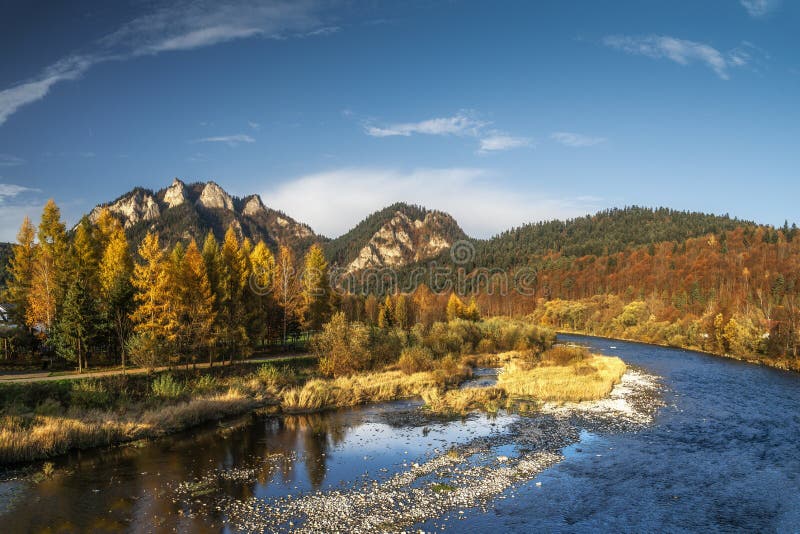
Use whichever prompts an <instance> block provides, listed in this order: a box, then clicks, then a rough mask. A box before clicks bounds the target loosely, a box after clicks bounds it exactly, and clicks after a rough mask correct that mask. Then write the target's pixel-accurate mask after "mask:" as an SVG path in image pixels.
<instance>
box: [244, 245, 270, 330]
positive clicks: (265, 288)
mask: <svg viewBox="0 0 800 534" xmlns="http://www.w3.org/2000/svg"><path fill="white" fill-rule="evenodd" d="M250 268H251V271H252V273H251V275H250V280H249V288H248V289H249V291H250V298H249V299H248V302H249V303H251V309H252V312H251V314H250V318H249V321H248V323H249V324H250V330H251V332H252V334H253V335H252V336H251V337H252V338H257V339H260V340H261V341H264V340H265V339H266V338H267V336H268V335H269V332H270V326H271V320H272V318H273V315H274V314H273V311H274V308H275V306H274V302H275V301H274V297H273V295H274V291H275V269H276V266H275V256H273V255H272V251H271V250H270V249H269V247H267V245H266V244H264V242H263V241H259V242H258V243H257V244H256V246H255V247H254V248H253V251H252V252H251V253H250Z"/></svg>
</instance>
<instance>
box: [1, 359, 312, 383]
mask: <svg viewBox="0 0 800 534" xmlns="http://www.w3.org/2000/svg"><path fill="white" fill-rule="evenodd" d="M303 356H308V354H304V353H298V354H287V355H285V356H269V357H264V358H253V359H249V360H240V361H234V362H233V365H240V364H242V363H248V364H252V363H267V362H281V361H286V360H291V359H294V358H301V357H303ZM214 365H215V366H216V367H221V366H222V363H221V362H214ZM208 367H210V365H209V363H208V362H206V363H198V364H197V368H198V369H207V368H208ZM172 368H173V369H185V368H186V366H184V365H177V366H173V367H172ZM168 369H170V367H167V366H163V367H156V368H155V369H153V370H154V371H166V370H168ZM147 371H148V370H147V369H144V368H141V367H135V368H128V369H126V370H125V371H124V373H126V374H141V373H146V372H147ZM121 374H123V370H122V369H113V370H107V371H88V372H84V373H81V374H79V373H78V372H77V371H73V372H69V371H68V372H59V373H58V374H52V373H50V372H48V371H35V372H30V373H17V374H0V384H9V383H27V382H49V381H53V380H74V379H76V378H98V377H102V376H112V375H121Z"/></svg>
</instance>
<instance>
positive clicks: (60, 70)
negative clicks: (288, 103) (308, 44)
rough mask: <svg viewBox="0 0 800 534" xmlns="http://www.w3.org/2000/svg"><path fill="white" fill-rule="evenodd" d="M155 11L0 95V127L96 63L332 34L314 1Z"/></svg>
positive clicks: (186, 5)
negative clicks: (257, 40)
mask: <svg viewBox="0 0 800 534" xmlns="http://www.w3.org/2000/svg"><path fill="white" fill-rule="evenodd" d="M156 5H157V7H156V8H155V9H153V10H151V11H150V12H148V13H146V14H144V15H142V16H140V17H137V18H135V19H133V20H131V21H129V22H128V23H126V24H124V25H122V26H121V27H120V28H118V29H117V30H116V31H114V32H112V33H110V34H108V35H106V36H105V37H103V38H102V39H100V40H99V41H97V42H95V43H93V44H92V45H91V46H90V47H89V48H90V49H91V51H90V52H88V53H81V54H72V55H68V56H66V57H64V58H63V59H61V60H59V61H58V62H56V63H54V64H52V65H50V66H48V67H47V68H45V69H44V70H43V71H42V72H41V73H40V74H39V75H38V76H36V77H34V78H33V79H30V80H26V81H23V82H20V83H18V84H16V85H14V86H12V87H9V88H7V89H4V90H2V91H0V125H2V124H3V123H5V122H6V121H7V120H8V118H9V117H10V116H11V115H13V114H14V113H16V112H17V110H19V109H20V108H22V107H24V106H26V105H28V104H31V103H33V102H36V101H37V100H40V99H42V98H44V97H45V96H46V95H47V94H48V92H49V91H50V90H51V88H52V87H53V86H54V85H55V84H57V83H59V82H62V81H67V80H76V79H78V78H80V77H81V76H83V75H84V74H85V73H86V72H87V71H88V70H89V69H90V68H91V67H93V66H94V65H97V64H99V63H103V62H107V61H123V60H126V59H130V58H133V57H137V56H144V55H154V54H159V53H162V52H172V51H179V50H192V49H195V48H200V47H205V46H211V45H215V44H219V43H224V42H229V41H233V40H237V39H245V38H253V37H262V38H275V39H286V38H290V37H310V36H312V35H329V34H331V33H334V32H335V31H337V30H336V29H334V27H331V26H326V25H324V24H323V18H324V17H323V11H324V9H323V8H324V4H322V3H321V2H319V1H317V0H305V1H298V2H294V1H290V0H273V1H270V2H262V1H257V0H245V1H238V2H235V1H230V0H228V1H224V0H223V1H219V2H215V1H213V0H194V1H192V0H185V1H182V2H160V3H157V4H156ZM335 28H337V29H338V27H335Z"/></svg>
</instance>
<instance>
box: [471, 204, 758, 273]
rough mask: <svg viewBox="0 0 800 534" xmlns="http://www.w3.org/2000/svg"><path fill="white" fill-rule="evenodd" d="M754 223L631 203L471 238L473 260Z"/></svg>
mask: <svg viewBox="0 0 800 534" xmlns="http://www.w3.org/2000/svg"><path fill="white" fill-rule="evenodd" d="M742 226H744V227H751V228H755V227H756V226H757V225H756V224H755V223H753V222H749V221H741V220H739V219H735V218H731V217H729V216H727V215H722V216H720V215H708V214H705V213H697V212H687V211H676V210H671V209H668V208H655V209H652V208H643V207H639V206H631V207H627V208H615V209H610V210H605V211H601V212H598V213H596V214H594V215H587V216H585V217H579V218H576V219H570V220H566V221H558V220H553V221H546V222H539V223H533V224H527V225H524V226H520V227H518V228H514V229H511V230H508V231H506V232H503V233H501V234H499V235H497V236H495V237H493V238H491V239H489V240H486V241H481V242H478V243H476V262H477V263H479V264H480V265H482V266H490V267H501V268H505V267H510V266H513V265H520V264H525V263H528V262H529V261H530V260H531V258H533V257H537V256H543V255H545V254H547V253H549V252H557V253H559V254H561V255H562V256H566V257H580V256H586V255H595V256H599V255H602V254H614V253H616V252H621V251H623V250H626V249H628V248H630V247H635V246H640V245H650V244H656V243H662V242H665V241H676V242H683V241H685V240H687V239H690V238H693V237H700V236H704V235H707V234H709V233H720V232H724V231H729V230H733V229H735V228H738V227H742Z"/></svg>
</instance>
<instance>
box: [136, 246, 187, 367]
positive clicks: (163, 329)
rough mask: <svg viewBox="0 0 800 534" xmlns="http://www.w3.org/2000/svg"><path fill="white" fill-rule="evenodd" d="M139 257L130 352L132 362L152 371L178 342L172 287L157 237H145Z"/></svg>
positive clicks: (167, 264) (169, 273) (169, 272)
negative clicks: (132, 337) (140, 259)
mask: <svg viewBox="0 0 800 534" xmlns="http://www.w3.org/2000/svg"><path fill="white" fill-rule="evenodd" d="M139 256H140V257H141V258H142V261H141V263H137V264H136V265H135V266H134V268H133V281H132V283H133V287H134V289H135V290H136V294H135V296H134V301H135V303H136V307H135V309H134V311H133V313H132V314H131V319H132V320H133V322H134V324H135V326H134V332H135V333H136V334H137V335H136V338H135V339H134V340H133V341H132V343H131V348H135V349H136V350H135V351H131V358H132V359H134V360H135V361H136V363H139V364H140V365H146V366H149V367H152V366H154V365H156V364H158V363H160V362H161V361H162V360H163V358H164V356H165V354H166V353H167V352H168V351H170V350H172V349H173V348H174V343H175V342H176V340H177V336H178V317H177V316H176V313H175V311H176V310H175V306H174V302H175V299H174V287H175V285H174V284H173V280H172V276H171V269H170V268H169V263H168V259H167V258H166V255H165V253H164V251H163V250H162V249H161V244H160V243H159V239H158V234H153V233H150V232H148V233H147V235H146V236H145V237H144V239H143V240H142V243H141V245H139Z"/></svg>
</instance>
